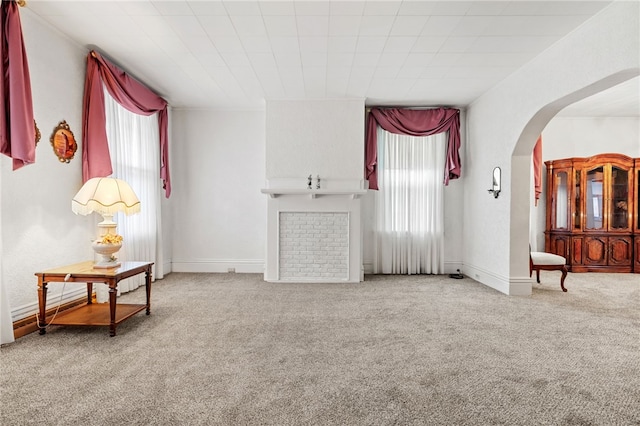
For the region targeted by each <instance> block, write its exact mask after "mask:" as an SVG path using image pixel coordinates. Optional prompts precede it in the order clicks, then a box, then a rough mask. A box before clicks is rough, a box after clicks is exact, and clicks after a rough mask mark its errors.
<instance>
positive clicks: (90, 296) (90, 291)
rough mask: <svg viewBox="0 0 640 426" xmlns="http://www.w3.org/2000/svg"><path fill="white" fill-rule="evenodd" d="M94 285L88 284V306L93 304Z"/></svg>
mask: <svg viewBox="0 0 640 426" xmlns="http://www.w3.org/2000/svg"><path fill="white" fill-rule="evenodd" d="M92 296H93V283H87V305H90V304H91V303H93V297H92Z"/></svg>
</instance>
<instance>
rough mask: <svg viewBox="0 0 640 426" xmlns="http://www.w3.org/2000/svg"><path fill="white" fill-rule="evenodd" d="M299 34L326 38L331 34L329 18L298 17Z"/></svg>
mask: <svg viewBox="0 0 640 426" xmlns="http://www.w3.org/2000/svg"><path fill="white" fill-rule="evenodd" d="M296 23H297V26H298V34H299V35H301V36H326V35H327V34H329V17H328V16H297V17H296Z"/></svg>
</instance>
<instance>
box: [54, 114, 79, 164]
mask: <svg viewBox="0 0 640 426" xmlns="http://www.w3.org/2000/svg"><path fill="white" fill-rule="evenodd" d="M49 140H50V141H51V146H52V147H53V153H54V154H55V155H56V157H58V160H60V162H61V163H68V162H70V161H71V160H72V159H73V156H74V155H75V153H76V150H77V149H78V144H77V143H76V139H75V137H74V136H73V132H72V131H71V129H70V128H69V125H68V124H67V122H66V121H65V120H62V121H61V122H60V124H58V126H57V127H56V128H55V129H54V130H53V134H52V135H51V138H50V139H49Z"/></svg>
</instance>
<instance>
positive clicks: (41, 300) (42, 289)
mask: <svg viewBox="0 0 640 426" xmlns="http://www.w3.org/2000/svg"><path fill="white" fill-rule="evenodd" d="M38 308H39V310H40V315H39V317H38V324H37V325H38V327H39V328H40V334H45V333H46V332H47V329H46V325H47V282H46V281H44V277H41V276H38Z"/></svg>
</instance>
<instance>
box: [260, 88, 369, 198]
mask: <svg viewBox="0 0 640 426" xmlns="http://www.w3.org/2000/svg"><path fill="white" fill-rule="evenodd" d="M266 125H267V127H266V167H267V169H266V177H267V179H268V180H274V179H299V181H300V186H301V187H302V188H304V187H305V186H306V179H307V176H309V174H312V175H313V177H314V179H315V177H316V175H320V178H321V179H322V181H323V182H324V183H325V184H327V185H330V184H331V181H333V180H336V179H339V180H355V181H359V180H361V179H362V178H363V174H364V99H340V100H331V99H328V100H315V101H313V100H311V101H310V100H305V101H295V100H293V101H292V100H286V101H280V100H270V101H267V122H266ZM314 182H315V180H314ZM323 187H324V186H323Z"/></svg>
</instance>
